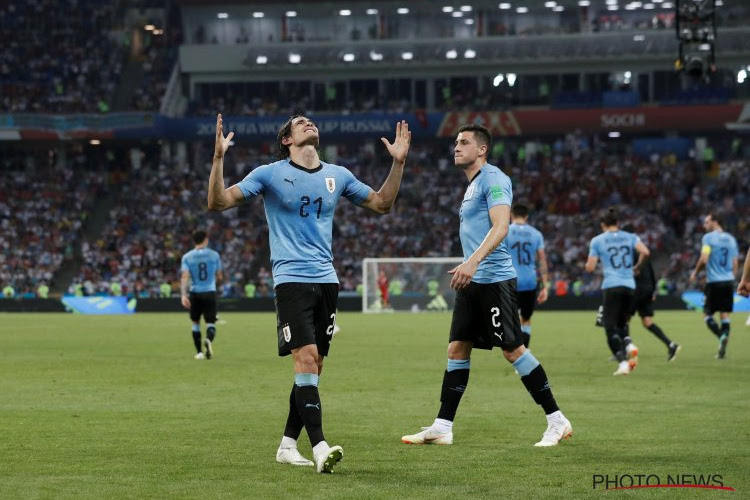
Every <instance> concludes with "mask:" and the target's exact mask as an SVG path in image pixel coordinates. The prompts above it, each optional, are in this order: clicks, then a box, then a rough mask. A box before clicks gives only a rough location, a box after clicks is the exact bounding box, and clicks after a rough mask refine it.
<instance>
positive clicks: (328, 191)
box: [237, 158, 372, 285]
mask: <svg viewBox="0 0 750 500" xmlns="http://www.w3.org/2000/svg"><path fill="white" fill-rule="evenodd" d="M237 187H238V188H239V189H240V191H242V194H243V195H244V196H245V197H246V198H248V197H250V196H257V195H263V206H264V207H265V210H266V218H267V219H268V228H269V232H270V246H271V267H272V270H273V280H274V284H275V285H280V284H281V283H290V282H297V283H338V278H337V277H336V270H335V269H334V268H333V252H332V251H331V234H332V231H333V214H334V212H335V211H336V204H337V203H338V200H339V198H340V197H342V196H343V197H345V198H346V199H348V200H349V201H351V202H352V203H354V204H355V205H361V204H362V203H363V202H364V201H365V200H366V199H367V197H368V196H369V195H370V192H371V191H372V189H371V188H370V187H369V186H367V185H366V184H364V183H362V182H360V181H359V180H358V179H357V178H356V177H355V176H354V174H352V173H351V172H350V171H349V170H347V169H346V168H344V167H341V166H338V165H332V164H330V163H324V162H321V163H320V165H319V166H318V167H317V168H314V169H311V170H310V169H306V168H304V167H302V166H300V165H297V164H296V163H294V162H293V161H291V159H289V158H287V159H284V160H281V161H277V162H275V163H271V164H268V165H262V166H260V167H258V168H256V169H255V170H253V171H252V172H250V174H248V175H247V177H245V178H244V179H243V180H242V181H240V182H238V183H237Z"/></svg>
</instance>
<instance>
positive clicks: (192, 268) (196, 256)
mask: <svg viewBox="0 0 750 500" xmlns="http://www.w3.org/2000/svg"><path fill="white" fill-rule="evenodd" d="M220 270H221V258H220V257H219V253H218V252H216V250H211V249H210V248H194V249H192V250H190V251H189V252H188V253H186V254H185V255H183V256H182V265H181V266H180V271H182V272H184V271H188V272H189V273H190V281H191V283H190V291H191V292H195V293H204V292H215V291H216V272H217V271H220Z"/></svg>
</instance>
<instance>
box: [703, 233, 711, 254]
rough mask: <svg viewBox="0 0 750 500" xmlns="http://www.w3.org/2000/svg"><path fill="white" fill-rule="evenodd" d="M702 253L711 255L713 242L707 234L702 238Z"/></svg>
mask: <svg viewBox="0 0 750 500" xmlns="http://www.w3.org/2000/svg"><path fill="white" fill-rule="evenodd" d="M701 253H702V254H706V255H709V254H711V242H710V241H709V237H708V235H707V234H704V235H703V238H701Z"/></svg>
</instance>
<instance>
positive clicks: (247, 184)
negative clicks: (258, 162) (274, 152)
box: [236, 166, 270, 198]
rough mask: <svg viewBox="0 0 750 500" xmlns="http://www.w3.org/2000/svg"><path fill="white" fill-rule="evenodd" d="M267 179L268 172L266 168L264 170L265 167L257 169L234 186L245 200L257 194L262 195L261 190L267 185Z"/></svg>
mask: <svg viewBox="0 0 750 500" xmlns="http://www.w3.org/2000/svg"><path fill="white" fill-rule="evenodd" d="M269 177H270V170H269V169H268V168H265V166H263V167H258V168H256V169H255V170H253V171H252V172H250V173H249V174H247V175H246V176H245V178H244V179H242V180H241V181H240V182H238V183H237V184H236V186H237V187H238V188H240V191H242V195H243V196H244V197H245V198H249V197H251V196H258V195H259V194H263V190H264V189H265V187H266V185H267V184H268V181H269Z"/></svg>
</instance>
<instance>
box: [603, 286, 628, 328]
mask: <svg viewBox="0 0 750 500" xmlns="http://www.w3.org/2000/svg"><path fill="white" fill-rule="evenodd" d="M634 295H635V292H634V290H633V289H632V288H628V287H625V286H615V287H612V288H605V289H604V312H603V316H602V324H603V325H604V328H605V329H606V328H612V327H619V328H623V327H625V325H627V324H628V320H629V319H630V315H631V311H632V310H633V298H634Z"/></svg>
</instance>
